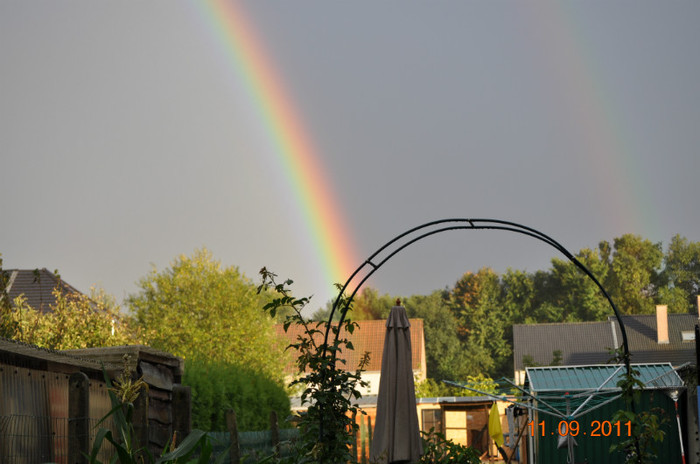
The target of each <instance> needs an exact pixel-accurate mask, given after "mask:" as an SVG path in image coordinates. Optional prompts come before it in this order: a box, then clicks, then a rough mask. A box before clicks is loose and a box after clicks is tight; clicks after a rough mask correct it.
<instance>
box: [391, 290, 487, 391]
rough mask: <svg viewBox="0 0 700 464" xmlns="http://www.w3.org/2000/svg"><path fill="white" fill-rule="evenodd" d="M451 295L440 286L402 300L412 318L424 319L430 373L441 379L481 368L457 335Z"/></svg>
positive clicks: (462, 375) (435, 378) (430, 376)
mask: <svg viewBox="0 0 700 464" xmlns="http://www.w3.org/2000/svg"><path fill="white" fill-rule="evenodd" d="M447 297H448V295H445V294H444V292H443V291H440V290H436V291H434V292H433V293H431V294H430V295H427V296H423V295H413V296H411V297H409V298H406V299H404V300H403V303H402V304H403V305H404V306H405V307H406V313H407V314H408V316H409V317H410V318H416V319H423V330H424V336H425V356H426V369H427V376H428V378H431V379H434V380H437V381H438V382H439V381H441V380H462V379H465V378H466V377H467V376H468V375H475V374H478V373H479V372H480V371H479V370H478V366H477V365H476V364H475V363H473V362H470V359H469V358H468V353H467V352H466V347H465V345H464V343H463V342H462V341H461V340H460V339H459V337H458V336H457V320H456V319H455V317H454V315H453V313H452V311H451V310H450V307H449V301H448V299H447ZM394 301H395V300H394Z"/></svg>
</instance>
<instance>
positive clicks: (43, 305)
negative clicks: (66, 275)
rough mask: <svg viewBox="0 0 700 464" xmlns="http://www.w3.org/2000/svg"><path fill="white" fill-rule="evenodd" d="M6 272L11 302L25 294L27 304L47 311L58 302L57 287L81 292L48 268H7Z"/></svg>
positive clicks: (65, 290)
mask: <svg viewBox="0 0 700 464" xmlns="http://www.w3.org/2000/svg"><path fill="white" fill-rule="evenodd" d="M5 272H6V273H7V274H8V281H7V287H6V289H5V290H6V292H7V296H8V298H9V299H10V302H13V301H14V299H15V298H17V297H18V296H20V295H24V296H25V298H26V299H27V304H29V306H31V307H32V308H34V309H36V310H37V311H41V312H46V311H48V310H49V306H52V305H55V304H56V297H55V296H54V294H53V291H54V289H55V288H59V289H60V290H61V291H62V292H63V293H76V294H77V293H80V292H79V291H78V290H77V289H76V288H75V287H73V286H72V285H69V284H67V283H66V282H65V281H63V280H62V279H61V278H60V277H59V276H57V275H56V274H55V273H53V272H51V271H49V270H48V269H46V268H42V269H6V270H5Z"/></svg>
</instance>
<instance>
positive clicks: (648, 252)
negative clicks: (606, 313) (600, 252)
mask: <svg viewBox="0 0 700 464" xmlns="http://www.w3.org/2000/svg"><path fill="white" fill-rule="evenodd" d="M662 262H663V251H662V248H661V243H651V242H650V241H649V240H644V239H642V238H641V237H639V236H637V235H632V234H626V235H623V236H622V237H619V238H616V239H615V240H614V252H613V254H612V259H611V261H610V263H609V265H610V270H609V274H608V278H607V279H606V280H605V286H606V288H607V289H608V291H609V293H610V295H611V296H612V298H613V301H615V304H617V305H618V306H619V307H620V309H621V311H622V312H624V313H626V314H652V313H653V312H654V298H655V297H656V296H657V292H658V287H659V283H660V275H661V264H662Z"/></svg>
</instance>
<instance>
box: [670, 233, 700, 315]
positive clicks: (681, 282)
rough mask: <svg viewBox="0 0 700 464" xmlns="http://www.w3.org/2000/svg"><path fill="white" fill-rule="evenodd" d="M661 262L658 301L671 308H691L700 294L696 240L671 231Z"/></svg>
mask: <svg viewBox="0 0 700 464" xmlns="http://www.w3.org/2000/svg"><path fill="white" fill-rule="evenodd" d="M664 264H665V266H664V271H663V273H662V282H663V286H662V287H661V289H660V297H661V298H660V299H661V301H662V302H663V303H664V304H667V305H668V307H669V310H670V311H672V312H679V313H685V312H688V313H693V312H695V309H696V308H695V305H696V302H697V299H696V296H697V295H698V294H700V242H689V241H688V239H686V238H685V237H681V236H680V235H675V236H674V237H673V238H672V239H671V243H670V244H669V246H668V251H667V252H666V255H665V257H664Z"/></svg>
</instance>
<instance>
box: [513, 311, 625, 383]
mask: <svg viewBox="0 0 700 464" xmlns="http://www.w3.org/2000/svg"><path fill="white" fill-rule="evenodd" d="M614 346H616V344H615V343H614V339H613V330H612V324H611V323H610V322H574V323H553V324H516V325H514V326H513V361H514V365H515V370H516V371H521V370H524V369H525V367H524V365H523V357H525V356H530V357H532V359H533V361H534V362H535V363H537V364H538V365H541V366H548V365H550V364H551V362H552V358H553V357H554V354H553V353H554V351H556V350H559V351H561V354H562V364H563V365H569V366H577V365H586V364H601V363H603V364H604V363H606V362H607V361H608V360H609V359H610V355H609V354H608V348H613V347H614Z"/></svg>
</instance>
